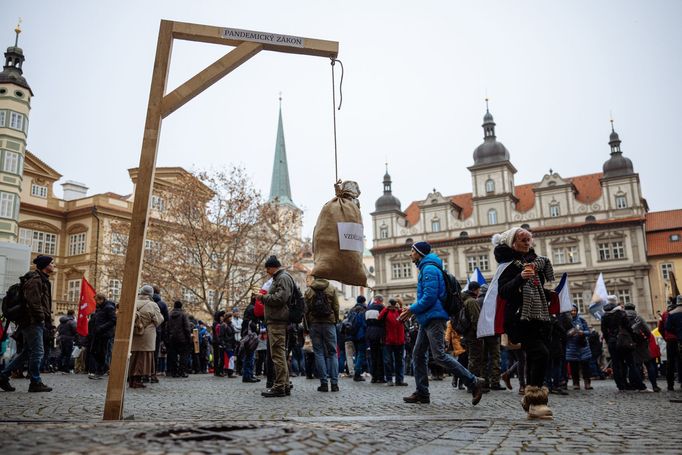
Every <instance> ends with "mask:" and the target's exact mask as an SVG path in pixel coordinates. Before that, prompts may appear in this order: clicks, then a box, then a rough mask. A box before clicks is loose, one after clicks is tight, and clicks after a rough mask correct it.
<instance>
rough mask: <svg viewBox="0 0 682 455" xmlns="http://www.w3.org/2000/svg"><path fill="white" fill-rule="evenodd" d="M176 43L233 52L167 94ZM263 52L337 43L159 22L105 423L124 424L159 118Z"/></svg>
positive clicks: (324, 50)
mask: <svg viewBox="0 0 682 455" xmlns="http://www.w3.org/2000/svg"><path fill="white" fill-rule="evenodd" d="M176 39H181V40H187V41H198V42H202V43H213V44H224V45H227V46H234V49H232V50H231V51H230V52H228V53H227V54H225V55H224V56H223V57H221V58H220V59H218V60H217V61H215V62H214V63H212V64H211V65H209V66H208V67H206V68H205V69H204V70H202V71H201V72H199V73H198V74H196V75H195V76H194V77H192V78H191V79H189V80H188V81H187V82H185V83H184V84H182V85H181V86H179V87H178V88H176V89H175V90H173V91H172V92H171V93H168V94H165V92H166V82H167V78H168V68H169V66H170V60H171V50H172V47H173V40H176ZM262 50H265V51H274V52H285V53H289V54H303V55H313V56H317V57H327V58H336V56H337V54H338V51H339V43H338V42H336V41H324V40H318V39H310V38H302V37H298V36H290V35H278V34H274V33H264V32H254V31H250V30H240V29H232V28H225V27H212V26H208V25H198V24H189V23H185V22H174V21H167V20H162V21H161V25H160V27H159V38H158V42H157V44H156V58H155V60H154V73H153V75H152V84H151V89H150V91H149V104H148V105H147V118H146V120H145V126H144V137H143V140H142V152H141V154H140V166H139V174H138V178H137V184H136V186H135V200H134V203H133V215H132V219H131V222H130V232H129V235H128V251H127V253H126V258H125V268H124V270H123V288H122V289H121V301H120V305H119V312H118V320H117V324H116V335H115V339H114V349H113V353H112V357H111V368H110V374H109V383H108V385H107V396H106V401H105V403H104V420H121V419H122V418H123V399H124V396H125V386H126V376H127V372H128V353H129V352H130V346H131V341H132V339H131V334H132V331H133V320H134V318H133V316H134V314H135V300H136V296H137V290H138V286H139V280H140V272H141V269H142V255H143V253H144V248H143V247H144V241H145V235H146V227H147V219H148V216H149V200H150V196H151V194H152V185H153V182H154V170H155V167H156V154H157V150H158V143H159V135H160V133H161V120H163V119H164V118H165V117H167V116H168V115H170V114H171V113H173V112H175V111H176V110H178V109H180V108H181V107H182V106H183V105H184V104H185V103H187V102H189V101H190V100H191V99H192V98H194V97H195V96H197V95H198V94H200V93H201V92H203V91H204V90H206V89H207V88H209V87H210V86H211V85H213V84H214V83H216V82H217V81H219V80H220V79H222V78H223V77H225V76H226V75H227V74H228V73H230V72H231V71H232V70H234V69H236V68H237V67H239V65H241V64H242V63H244V62H246V61H247V60H248V59H250V58H251V57H253V56H254V55H256V54H257V53H258V52H260V51H262Z"/></svg>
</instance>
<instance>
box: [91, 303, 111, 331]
mask: <svg viewBox="0 0 682 455" xmlns="http://www.w3.org/2000/svg"><path fill="white" fill-rule="evenodd" d="M94 318H95V336H96V337H97V338H106V339H109V338H113V337H114V332H115V330H116V304H115V303H114V302H112V301H111V300H105V301H104V302H102V303H101V304H100V305H98V306H97V308H96V309H95V314H94Z"/></svg>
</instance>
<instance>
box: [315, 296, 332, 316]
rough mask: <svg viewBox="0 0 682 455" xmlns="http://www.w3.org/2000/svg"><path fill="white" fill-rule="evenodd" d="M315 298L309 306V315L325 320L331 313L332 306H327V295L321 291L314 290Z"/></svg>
mask: <svg viewBox="0 0 682 455" xmlns="http://www.w3.org/2000/svg"><path fill="white" fill-rule="evenodd" d="M314 292H315V297H313V302H312V304H311V305H310V314H312V315H313V316H315V317H316V318H326V317H328V316H329V315H331V314H332V313H333V311H332V306H331V305H330V304H329V297H328V296H327V293H326V292H324V289H322V290H317V289H315V290H314Z"/></svg>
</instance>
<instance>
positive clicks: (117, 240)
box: [111, 232, 128, 255]
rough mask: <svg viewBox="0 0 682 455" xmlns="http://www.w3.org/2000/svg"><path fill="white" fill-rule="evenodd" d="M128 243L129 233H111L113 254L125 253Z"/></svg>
mask: <svg viewBox="0 0 682 455" xmlns="http://www.w3.org/2000/svg"><path fill="white" fill-rule="evenodd" d="M127 245H128V236H127V235H125V234H120V233H118V232H114V233H113V234H111V254H119V255H120V254H125V252H126V246H127Z"/></svg>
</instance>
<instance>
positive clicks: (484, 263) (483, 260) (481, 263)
mask: <svg viewBox="0 0 682 455" xmlns="http://www.w3.org/2000/svg"><path fill="white" fill-rule="evenodd" d="M478 268H479V269H480V270H481V272H487V271H489V270H490V263H489V262H488V256H487V255H483V256H479V257H478Z"/></svg>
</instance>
